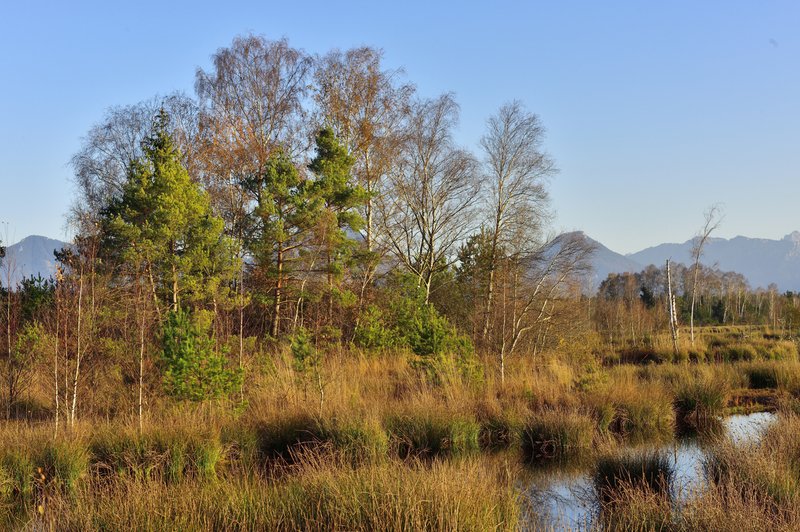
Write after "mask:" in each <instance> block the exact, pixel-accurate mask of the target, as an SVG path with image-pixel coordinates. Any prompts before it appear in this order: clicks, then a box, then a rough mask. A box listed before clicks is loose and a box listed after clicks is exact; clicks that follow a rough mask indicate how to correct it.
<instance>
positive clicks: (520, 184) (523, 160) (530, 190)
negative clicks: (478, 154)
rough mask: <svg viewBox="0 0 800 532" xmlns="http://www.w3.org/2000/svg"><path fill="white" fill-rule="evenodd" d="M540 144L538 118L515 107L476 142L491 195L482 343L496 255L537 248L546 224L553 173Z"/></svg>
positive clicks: (492, 120) (541, 134) (499, 115)
mask: <svg viewBox="0 0 800 532" xmlns="http://www.w3.org/2000/svg"><path fill="white" fill-rule="evenodd" d="M543 138H544V127H543V126H542V125H541V122H540V121H539V117H538V116H536V115H535V114H532V113H529V112H527V111H526V110H525V109H524V107H523V106H522V104H521V103H520V102H518V101H514V102H511V103H508V104H506V105H503V106H502V107H501V108H500V110H499V111H498V112H497V114H496V115H495V116H492V117H491V118H489V120H488V121H487V132H486V134H485V135H484V136H483V138H482V139H481V146H482V148H483V151H484V157H485V165H486V172H487V181H488V183H489V187H490V192H491V195H490V196H489V198H488V201H487V205H486V208H487V211H488V212H487V215H488V216H487V218H488V224H487V225H488V229H489V230H490V234H489V238H490V242H489V250H488V252H489V255H488V268H489V271H488V272H487V280H486V294H485V301H484V309H483V326H482V332H481V339H482V340H484V341H485V340H486V337H487V335H488V333H489V327H490V321H491V320H490V316H491V312H492V304H493V302H494V288H495V270H496V268H497V267H498V264H499V262H500V259H501V257H500V256H499V255H500V250H501V249H504V250H505V251H506V252H508V253H510V254H517V255H520V256H521V255H524V254H526V253H529V252H532V251H533V250H534V249H535V248H536V247H537V246H539V245H541V242H540V240H541V236H542V227H543V225H544V222H545V221H546V220H547V218H548V212H547V202H548V194H547V190H546V188H545V185H546V179H547V178H548V177H549V176H551V175H552V174H553V173H555V171H556V169H555V165H554V163H553V161H552V160H551V159H550V157H548V155H547V154H546V153H544V152H543V151H542V141H543Z"/></svg>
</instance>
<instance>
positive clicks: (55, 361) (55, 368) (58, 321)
mask: <svg viewBox="0 0 800 532" xmlns="http://www.w3.org/2000/svg"><path fill="white" fill-rule="evenodd" d="M59 288H60V287H59V286H56V346H55V355H54V356H53V375H54V376H55V380H54V381H53V382H54V383H55V400H56V408H55V428H54V429H53V438H54V439H55V438H56V437H57V436H58V409H59V405H58V344H59V342H61V311H60V309H59V308H58V290H59Z"/></svg>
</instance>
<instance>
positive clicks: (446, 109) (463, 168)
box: [384, 94, 479, 303]
mask: <svg viewBox="0 0 800 532" xmlns="http://www.w3.org/2000/svg"><path fill="white" fill-rule="evenodd" d="M457 121H458V105H457V104H456V102H455V100H454V99H453V97H452V95H450V94H445V95H443V96H440V97H439V98H437V99H434V100H424V101H419V102H416V103H415V104H414V108H413V111H412V113H411V117H410V119H409V127H408V130H407V132H406V138H405V143H404V146H403V155H402V158H401V163H400V166H399V168H398V171H397V172H395V173H394V175H393V176H392V191H391V194H389V195H388V197H387V202H388V205H387V206H386V216H385V219H384V224H385V229H386V237H387V239H388V242H389V244H390V247H391V249H392V251H393V252H394V254H395V256H396V257H397V258H398V259H399V260H400V261H401V262H402V263H403V265H404V266H405V267H406V268H407V269H408V270H409V271H410V272H412V273H413V274H414V275H415V276H417V279H418V282H419V286H421V287H423V288H424V290H425V302H426V303H427V302H428V301H429V300H430V294H431V287H432V280H433V278H434V276H435V275H436V274H437V273H438V272H440V271H443V270H445V269H447V268H448V267H449V266H450V265H451V264H452V262H453V261H454V259H455V252H456V249H455V248H456V246H457V245H458V244H459V243H460V242H462V241H463V240H464V239H465V238H466V236H467V235H468V234H469V233H470V231H471V230H472V229H474V228H475V223H474V222H473V219H472V216H471V214H472V213H473V212H474V200H475V198H476V197H477V195H478V191H479V185H478V179H477V178H478V175H477V163H476V161H475V159H474V157H473V156H472V155H471V154H470V153H469V152H467V151H465V150H463V149H460V148H457V147H456V146H455V143H454V142H453V138H452V133H453V129H454V127H455V125H456V123H457Z"/></svg>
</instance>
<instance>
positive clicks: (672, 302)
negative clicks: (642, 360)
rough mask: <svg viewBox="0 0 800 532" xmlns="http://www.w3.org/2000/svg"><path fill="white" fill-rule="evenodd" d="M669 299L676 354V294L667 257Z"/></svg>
mask: <svg viewBox="0 0 800 532" xmlns="http://www.w3.org/2000/svg"><path fill="white" fill-rule="evenodd" d="M667 299H668V304H669V330H670V333H671V334H672V348H673V350H674V351H675V356H677V355H678V316H677V314H676V312H675V295H674V294H673V293H672V275H671V273H670V268H669V259H667Z"/></svg>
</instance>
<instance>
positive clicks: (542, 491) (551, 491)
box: [524, 412, 775, 530]
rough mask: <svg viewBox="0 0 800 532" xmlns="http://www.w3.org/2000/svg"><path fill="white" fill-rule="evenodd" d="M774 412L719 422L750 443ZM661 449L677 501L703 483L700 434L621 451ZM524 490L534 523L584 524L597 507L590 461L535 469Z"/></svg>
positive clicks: (578, 526)
mask: <svg viewBox="0 0 800 532" xmlns="http://www.w3.org/2000/svg"><path fill="white" fill-rule="evenodd" d="M774 420H775V415H774V414H771V413H768V412H758V413H754V414H748V415H733V416H729V417H727V418H725V419H724V420H723V427H724V429H725V431H726V432H727V434H728V435H729V436H730V438H731V439H732V440H733V441H734V442H737V443H755V442H757V441H758V438H759V437H760V435H761V434H762V433H763V431H764V429H765V428H766V427H767V426H768V425H769V424H770V423H772V422H773V421H774ZM641 451H647V452H653V451H655V452H663V453H664V454H666V455H667V456H669V457H670V459H671V460H672V462H673V466H674V469H675V478H674V484H673V490H674V493H673V495H674V499H673V500H675V502H676V504H677V505H679V506H680V505H681V504H682V501H686V500H687V499H688V498H689V497H690V496H691V495H692V493H694V492H696V491H697V490H699V489H702V488H703V486H704V482H705V481H704V477H703V460H704V458H705V456H706V454H705V445H704V442H703V440H702V439H698V438H692V439H683V440H679V441H676V442H674V443H671V444H668V445H663V444H662V445H653V446H649V447H648V446H641V445H638V446H635V447H634V446H631V447H628V448H626V449H625V450H623V452H631V453H633V452H641ZM528 481H529V484H528V485H527V486H526V489H525V492H524V493H525V496H526V497H527V498H528V499H529V502H530V503H531V508H533V509H535V512H536V514H537V515H538V519H537V520H536V522H535V523H533V526H534V527H537V528H538V527H542V526H543V527H545V528H551V527H552V528H556V529H570V530H589V529H591V528H592V521H593V518H594V517H595V515H596V512H597V506H596V498H595V493H594V485H593V482H592V467H591V464H584V466H583V467H581V466H575V465H569V464H564V465H562V466H557V467H551V468H548V469H547V470H542V471H537V472H534V473H533V474H532V476H531V477H530V478H529V479H528Z"/></svg>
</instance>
